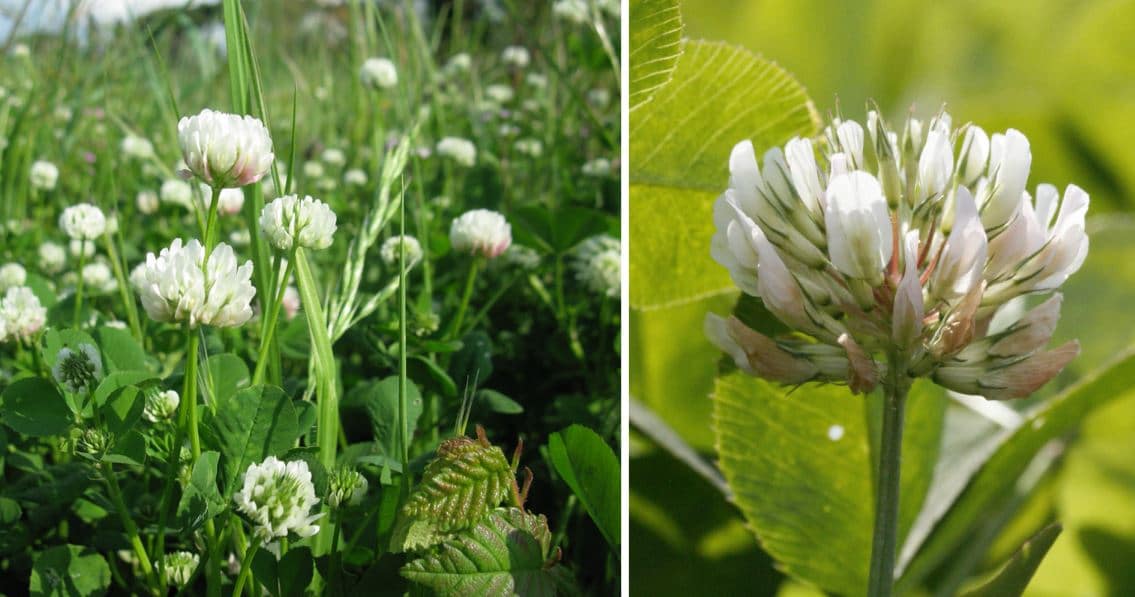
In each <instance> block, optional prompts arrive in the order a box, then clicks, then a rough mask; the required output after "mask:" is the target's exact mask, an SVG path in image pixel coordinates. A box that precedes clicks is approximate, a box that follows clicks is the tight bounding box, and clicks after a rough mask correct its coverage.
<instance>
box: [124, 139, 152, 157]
mask: <svg viewBox="0 0 1135 597" xmlns="http://www.w3.org/2000/svg"><path fill="white" fill-rule="evenodd" d="M120 149H121V150H122V153H123V154H125V155H126V156H127V157H131V158H136V159H140V160H144V159H148V158H151V157H154V144H153V143H150V140H149V139H145V138H143V137H139V136H137V135H126V136H125V137H123V138H122V144H121V145H120Z"/></svg>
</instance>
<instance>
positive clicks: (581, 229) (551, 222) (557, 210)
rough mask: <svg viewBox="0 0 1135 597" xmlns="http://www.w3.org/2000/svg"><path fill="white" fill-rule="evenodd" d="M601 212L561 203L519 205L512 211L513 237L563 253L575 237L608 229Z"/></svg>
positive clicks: (519, 240)
mask: <svg viewBox="0 0 1135 597" xmlns="http://www.w3.org/2000/svg"><path fill="white" fill-rule="evenodd" d="M608 218H609V216H607V215H606V214H605V213H603V212H602V211H599V210H597V209H592V208H589V207H579V206H574V205H561V206H558V207H554V208H551V209H549V208H548V207H547V206H544V205H540V206H528V207H521V208H519V209H517V210H515V211H514V212H513V213H512V219H513V220H514V221H515V222H516V223H517V224H519V226H514V228H513V230H515V231H516V232H515V234H516V241H517V242H519V243H520V244H523V245H527V246H531V247H540V248H541V249H543V250H544V251H547V252H549V253H564V252H567V251H568V250H569V249H571V248H572V247H574V246H575V245H576V244H578V243H579V241H581V240H583V239H585V238H587V237H589V236H594V235H596V234H602V233H603V232H607V230H608V223H607V222H608Z"/></svg>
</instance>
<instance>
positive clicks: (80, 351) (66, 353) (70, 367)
mask: <svg viewBox="0 0 1135 597" xmlns="http://www.w3.org/2000/svg"><path fill="white" fill-rule="evenodd" d="M51 376H52V377H54V378H55V381H56V383H58V384H59V385H60V386H62V387H63V388H64V389H66V390H67V391H68V392H71V393H73V394H86V393H87V391H88V390H89V389H90V388H93V387H94V386H95V385H96V384H98V382H99V380H101V379H102V356H100V355H99V351H98V349H97V348H95V347H94V346H92V345H90V344H79V345H78V346H77V347H75V349H74V350H72V349H71V348H68V347H64V348H61V349H59V353H58V354H56V356H55V366H53V367H52V368H51Z"/></svg>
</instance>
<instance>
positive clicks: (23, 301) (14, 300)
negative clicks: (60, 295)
mask: <svg viewBox="0 0 1135 597" xmlns="http://www.w3.org/2000/svg"><path fill="white" fill-rule="evenodd" d="M46 320H47V308H46V307H44V306H43V305H42V304H41V303H40V302H39V297H37V296H36V295H35V293H34V292H32V290H31V288H28V287H27V286H15V287H13V288H9V289H8V290H7V291H6V292H5V293H4V298H3V299H0V342H9V341H17V340H22V341H27V340H30V339H31V337H32V336H34V335H35V334H36V332H38V331H40V330H41V329H43V324H44V322H45V321H46Z"/></svg>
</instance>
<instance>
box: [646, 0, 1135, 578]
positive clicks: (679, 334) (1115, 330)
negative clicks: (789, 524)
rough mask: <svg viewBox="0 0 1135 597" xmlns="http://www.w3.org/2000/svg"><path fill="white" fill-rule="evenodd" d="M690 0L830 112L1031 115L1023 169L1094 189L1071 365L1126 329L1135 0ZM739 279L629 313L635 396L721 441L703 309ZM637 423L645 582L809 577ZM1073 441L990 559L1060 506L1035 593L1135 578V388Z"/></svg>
mask: <svg viewBox="0 0 1135 597" xmlns="http://www.w3.org/2000/svg"><path fill="white" fill-rule="evenodd" d="M682 12H683V18H684V20H685V25H686V36H688V37H690V38H695V39H697V38H700V39H709V40H725V41H728V42H731V43H736V44H739V45H742V46H745V47H746V48H748V49H750V50H753V51H755V52H757V53H760V54H762V55H764V56H765V57H767V58H769V59H771V60H773V61H775V62H777V63H778V64H780V65H781V66H783V67H784V68H785V69H787V70H788V71H789V72H790V73H792V74H793V75H794V76H795V77H796V78H797V79H798V80H799V81H800V82H801V83H802V84H803V85H804V86H805V87H806V88H807V90H808V92H809V94H810V95H811V97H812V98H813V100H814V101H815V103H816V108H817V110H818V111H819V112H820V113H821V114H822V115H824V116H825V117H826V116H827V115H828V114H830V113H834V112H835V111H836V110H837V109H838V110H839V111H840V112H842V113H843V114H844V115H845V116H847V117H850V118H855V119H862V118H863V117H864V113H865V107H864V106H865V104H866V102H867V101H868V100H874V101H876V102H877V103H878V104H879V106H880V107H881V109H882V110H883V112H884V113H886V114H887V115H888V117H889V118H890V119H891V120H892V122H895V121H898V120H900V119H901V118H903V117H904V116H905V114H906V113H907V112H908V111H909V110H911V109H914V110H915V111H916V112H917V113H918V114H920V115H922V116H929V115H930V114H932V113H934V112H936V111H937V110H938V109H939V108H940V107H941V106H943V105H945V106H946V107H947V109H948V110H949V111H950V112H951V114H953V116H954V119H955V122H957V123H961V122H966V121H973V122H975V123H978V124H980V125H981V126H982V127H983V128H985V129H986V130H987V131H991V132H992V131H1000V130H1004V129H1006V128H1009V127H1013V128H1017V129H1020V130H1021V131H1022V132H1024V133H1025V134H1026V135H1027V136H1028V138H1029V140H1030V142H1031V145H1032V155H1033V167H1032V173H1031V176H1030V179H1029V181H1030V182H1029V185H1030V188H1031V187H1035V185H1036V184H1038V183H1041V182H1051V183H1053V184H1055V185H1057V186H1059V187H1063V186H1064V185H1066V184H1069V183H1075V184H1078V185H1080V186H1082V187H1083V188H1085V189H1087V190H1088V192H1089V193H1090V194H1091V200H1092V206H1091V210H1090V216H1091V218H1090V223H1089V232H1090V233H1091V235H1092V248H1091V254H1090V256H1089V259H1088V262H1087V263H1086V264H1085V266H1084V268H1083V269H1082V270H1081V271H1080V272H1079V273H1078V274H1077V275H1076V276H1074V277H1073V278H1072V279H1071V281H1070V282H1069V284H1068V285H1067V287H1066V292H1065V295H1066V300H1065V303H1064V304H1065V308H1064V317H1063V320H1062V321H1061V323H1060V325H1059V327H1058V331H1057V338H1055V339H1054V342H1058V341H1061V340H1063V339H1065V338H1079V339H1080V340H1081V342H1082V344H1083V346H1084V352H1083V354H1082V355H1081V357H1080V358H1079V359H1077V360H1076V361H1075V362H1074V363H1073V364H1072V365H1071V366H1070V371H1069V372H1068V373H1066V374H1065V376H1064V377H1062V378H1061V379H1062V380H1064V381H1065V382H1066V381H1067V380H1069V379H1074V378H1077V377H1080V376H1083V375H1085V374H1089V373H1090V372H1091V371H1092V370H1093V369H1094V368H1095V367H1097V366H1098V365H1101V364H1103V362H1104V361H1106V360H1107V359H1108V358H1109V357H1110V356H1111V355H1113V354H1114V353H1116V352H1117V351H1119V350H1120V349H1122V348H1124V347H1127V346H1129V345H1130V344H1131V343H1132V339H1133V338H1135V331H1133V330H1135V328H1133V326H1132V325H1131V323H1132V321H1135V319H1133V317H1132V315H1131V305H1132V304H1135V302H1133V300H1132V299H1135V293H1133V292H1132V289H1135V261H1133V260H1132V256H1135V223H1133V221H1132V220H1131V218H1130V215H1129V213H1128V212H1131V211H1132V209H1133V208H1135V146H1133V145H1132V144H1131V142H1130V141H1131V139H1132V138H1133V137H1135V61H1132V59H1131V58H1132V55H1133V54H1135V1H1130V0H1124V1H1099V2H1083V1H1072V0H1047V1H1026V0H1011V1H1004V2H987V1H978V0H955V1H947V2H919V1H914V0H878V1H846V2H844V1H837V0H791V1H789V0H777V1H761V0H689V1H687V2H684V3H683V4H682ZM724 168H725V166H724V164H723V165H722V171H723V177H722V186H723V188H724V185H725V183H726V178H725V170H724ZM708 261H709V260H708V256H707V262H708ZM736 298H737V295H736V294H726V295H720V296H716V297H711V298H707V299H704V300H701V301H698V302H694V303H690V304H686V305H683V306H680V307H672V308H666V309H660V310H652V311H639V310H632V313H631V322H630V323H631V357H630V358H631V363H630V367H631V369H630V372H631V394H632V396H633V397H634V398H635V399H636V400H638V401H640V402H641V403H643V404H644V405H646V406H647V407H648V408H650V409H651V410H653V411H654V412H655V413H656V414H658V415H659V416H660V417H661V418H662V419H663V420H664V421H665V422H666V423H667V424H668V425H669V426H671V427H672V428H673V429H674V430H675V431H676V432H677V433H678V434H679V435H680V436H681V437H682V439H683V440H685V442H687V443H688V444H689V445H690V446H692V447H693V448H694V449H695V450H697V451H698V452H700V453H701V455H702V456H704V457H705V458H707V459H710V460H712V459H713V457H714V449H713V435H712V432H711V429H710V425H709V413H710V408H711V404H710V401H709V399H708V397H707V396H708V394H709V392H710V388H711V387H712V381H713V376H714V373H715V367H716V363H717V360H718V357H719V353H718V352H717V351H716V349H714V348H713V347H712V346H711V345H710V344H709V343H708V341H706V340H705V339H704V337H703V335H702V334H701V324H702V320H703V318H704V315H705V313H706V312H707V311H714V312H717V313H725V312H728V311H729V310H730V309H731V308H732V306H733V304H734V302H735V301H736ZM631 441H632V444H631V449H632V460H631V473H630V475H631V537H630V540H631V546H632V547H631V587H632V591H633V592H634V593H635V594H641V595H690V594H705V595H719V594H720V595H776V594H782V595H788V594H791V595H800V594H810V593H809V591H808V590H807V589H805V588H803V587H801V586H799V585H795V584H793V583H790V582H787V581H785V579H784V577H783V576H782V575H780V573H779V572H777V571H776V570H775V569H774V566H773V564H772V562H771V560H770V559H769V557H768V556H767V555H766V554H764V553H763V552H762V551H761V550H760V548H759V546H758V545H757V542H756V540H755V539H754V537H753V536H752V534H751V533H749V531H748V530H747V529H746V528H745V526H744V522H743V520H742V519H741V517H740V515H739V514H738V513H737V511H736V510H735V509H734V508H733V507H732V506H731V505H729V504H728V503H727V502H726V501H725V499H724V498H723V496H722V494H721V493H720V492H719V491H718V490H717V489H715V488H714V487H713V486H712V485H710V484H709V483H707V482H706V481H704V480H703V479H702V478H701V477H699V476H697V475H696V474H694V473H692V472H691V471H690V469H689V468H688V467H687V466H685V465H684V464H681V463H679V462H678V461H677V460H676V459H675V458H673V457H672V456H671V455H670V454H669V453H667V452H666V451H664V450H661V449H659V448H657V447H656V446H655V445H654V444H653V443H652V442H651V441H650V440H648V439H646V438H645V437H644V436H643V435H641V434H637V433H632V438H631ZM1063 448H1064V452H1063V454H1062V456H1061V457H1060V459H1059V461H1058V463H1057V465H1056V467H1055V468H1054V470H1053V471H1052V472H1051V473H1050V474H1049V475H1048V478H1047V479H1046V480H1045V482H1044V483H1042V485H1041V490H1040V491H1037V492H1036V494H1035V495H1034V496H1033V497H1032V498H1030V502H1029V503H1027V504H1025V506H1024V507H1023V508H1022V510H1021V513H1020V514H1019V519H1018V520H1017V521H1015V522H1014V523H1013V524H1010V525H1009V527H1008V528H1007V530H1006V531H1005V532H1004V535H1005V536H1004V537H1002V538H1001V540H1000V541H999V542H998V543H997V544H995V545H994V547H993V549H992V550H991V551H992V553H991V554H988V556H987V557H988V558H989V561H988V562H987V565H989V566H992V565H995V564H996V563H997V562H1000V561H1003V559H1004V557H1006V555H1007V552H1008V551H1009V550H1011V549H1012V548H1013V546H1015V545H1017V544H1019V542H1020V540H1019V536H1020V534H1021V533H1022V532H1024V531H1022V529H1033V528H1035V527H1036V525H1037V524H1038V521H1040V520H1043V519H1044V518H1046V517H1056V518H1058V519H1059V520H1061V521H1062V522H1063V523H1064V525H1065V531H1064V534H1063V535H1062V536H1061V537H1060V538H1059V539H1058V540H1057V542H1056V544H1055V546H1054V547H1053V549H1052V551H1051V552H1050V553H1049V555H1048V557H1047V559H1046V560H1045V562H1044V563H1043V564H1042V566H1041V568H1040V570H1039V571H1038V573H1037V575H1036V577H1035V578H1034V580H1033V582H1032V584H1031V585H1030V587H1029V591H1028V593H1027V594H1029V595H1038V596H1049V595H1051V596H1057V595H1133V594H1135V566H1132V564H1133V563H1135V394H1126V395H1125V396H1123V397H1119V398H1118V399H1117V400H1115V401H1114V402H1112V403H1110V404H1109V405H1108V406H1107V407H1105V408H1103V409H1102V410H1100V411H1099V412H1097V413H1095V414H1094V415H1092V417H1091V418H1090V419H1089V420H1088V421H1087V423H1086V424H1085V425H1084V426H1083V427H1082V428H1081V429H1080V431H1079V432H1078V434H1077V435H1076V436H1075V437H1070V438H1067V440H1066V442H1065V443H1064V445H1063ZM1013 541H1016V543H1013ZM817 557H822V554H817Z"/></svg>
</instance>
